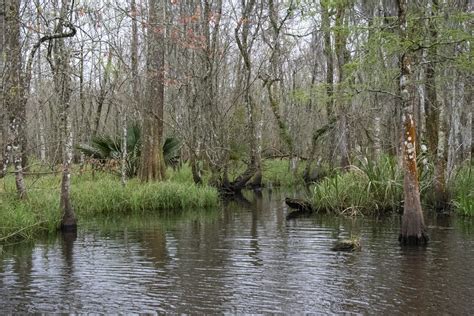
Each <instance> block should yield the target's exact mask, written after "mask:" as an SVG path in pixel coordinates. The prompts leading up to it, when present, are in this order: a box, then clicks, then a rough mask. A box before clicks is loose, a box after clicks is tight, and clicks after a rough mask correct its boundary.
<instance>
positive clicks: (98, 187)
mask: <svg viewBox="0 0 474 316" xmlns="http://www.w3.org/2000/svg"><path fill="white" fill-rule="evenodd" d="M25 180H26V185H27V190H28V198H27V199H26V200H23V201H22V200H18V198H17V196H16V193H15V182H14V177H13V176H7V177H5V178H4V179H3V181H2V182H3V185H2V186H1V188H0V242H3V241H6V240H7V239H9V240H11V239H13V237H15V238H29V237H33V236H34V235H35V234H36V233H38V232H40V231H55V230H56V229H57V228H58V227H59V224H60V220H61V215H62V214H61V211H60V209H59V195H60V176H59V175H48V176H43V177H39V178H36V177H26V178H25ZM71 201H72V205H73V207H74V209H75V212H76V215H77V217H78V219H79V222H80V221H82V220H85V219H90V218H92V217H94V216H99V215H115V214H127V213H138V212H149V213H153V212H155V213H160V212H162V211H168V210H187V209H203V208H213V207H216V206H217V205H218V202H219V196H218V192H217V190H216V189H214V188H211V187H209V186H198V185H195V184H194V183H192V182H190V181H187V180H186V181H183V182H177V181H169V180H168V181H163V182H153V183H141V182H140V181H139V180H137V179H131V180H129V181H127V184H126V186H125V187H123V186H122V185H121V183H120V179H119V178H118V177H116V176H113V175H110V174H106V173H100V172H97V173H96V175H95V176H92V175H91V174H84V175H82V176H78V175H75V176H73V177H72V184H71Z"/></svg>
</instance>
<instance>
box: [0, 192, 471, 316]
mask: <svg viewBox="0 0 474 316" xmlns="http://www.w3.org/2000/svg"><path fill="white" fill-rule="evenodd" d="M284 196H285V195H284V194H283V193H278V192H277V193H276V192H273V193H270V192H264V193H263V196H262V197H257V196H254V195H252V194H249V195H248V196H247V199H248V201H247V202H246V203H244V204H242V203H240V204H237V203H231V204H229V205H226V206H224V207H223V208H222V209H219V210H213V211H201V212H198V211H188V212H184V213H182V214H179V215H173V216H172V215H170V216H167V217H164V218H163V217H153V216H150V215H148V216H146V217H143V218H140V217H137V216H134V217H130V218H126V219H120V220H110V219H109V220H107V219H102V220H97V221H95V222H92V223H84V222H83V223H81V224H82V226H81V229H80V231H79V233H78V234H77V236H61V235H59V236H55V237H51V238H49V239H46V240H39V241H36V242H35V243H34V244H28V243H22V244H20V245H16V246H12V247H6V248H4V249H3V254H0V312H2V314H4V313H12V312H46V313H49V312H80V313H88V312H97V313H117V312H122V313H128V312H163V311H167V312H173V313H175V312H177V313H214V314H215V313H266V312H272V313H273V312H277V313H278V312H281V313H286V314H295V313H303V312H314V313H341V312H352V313H363V314H367V313H370V314H382V313H384V314H426V315H434V314H436V315H438V314H453V315H469V314H471V315H472V314H474V302H473V301H474V222H473V221H472V220H468V219H462V218H444V219H439V218H438V219H436V218H432V219H428V224H429V225H430V228H429V233H430V237H431V243H430V244H429V246H428V247H427V248H422V249H402V248H400V247H399V246H398V243H397V236H398V231H399V222H398V219H397V218H389V219H384V220H374V219H369V218H359V219H357V220H351V219H342V218H334V217H313V218H305V219H297V220H292V221H288V222H287V221H286V220H285V215H286V214H287V212H288V210H287V209H286V207H285V206H284V203H283V197H284ZM351 234H352V235H360V236H361V243H362V247H363V248H362V251H361V252H355V253H337V252H333V251H330V248H331V246H332V245H333V243H334V241H336V240H337V239H338V238H347V237H350V236H351Z"/></svg>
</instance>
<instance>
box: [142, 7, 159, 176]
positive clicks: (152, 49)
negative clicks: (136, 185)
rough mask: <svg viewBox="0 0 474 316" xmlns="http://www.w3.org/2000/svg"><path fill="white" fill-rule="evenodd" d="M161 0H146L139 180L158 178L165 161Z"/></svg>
mask: <svg viewBox="0 0 474 316" xmlns="http://www.w3.org/2000/svg"><path fill="white" fill-rule="evenodd" d="M161 2H162V1H159V0H149V10H148V31H147V36H148V38H147V41H148V49H147V65H146V66H147V69H146V80H147V89H146V99H145V104H144V115H143V119H144V124H143V138H142V139H143V144H142V146H143V149H142V154H141V164H140V170H139V176H140V179H141V180H142V181H156V180H158V181H161V180H163V179H164V178H165V164H164V159H163V150H162V147H161V140H162V137H163V105H164V91H165V86H164V82H163V80H164V69H163V67H164V55H165V49H164V34H165V33H164V28H163V26H162V25H161V26H160V25H159V24H158V22H159V21H160V17H159V16H158V15H159V13H162V10H163V9H164V8H163V7H162V6H163V3H161Z"/></svg>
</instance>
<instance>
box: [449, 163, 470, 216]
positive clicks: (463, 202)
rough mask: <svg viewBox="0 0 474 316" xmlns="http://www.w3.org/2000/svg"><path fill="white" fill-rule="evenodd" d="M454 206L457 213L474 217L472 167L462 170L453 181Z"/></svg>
mask: <svg viewBox="0 0 474 316" xmlns="http://www.w3.org/2000/svg"><path fill="white" fill-rule="evenodd" d="M453 186H454V192H453V200H452V204H453V205H454V207H455V210H456V212H457V213H459V214H461V215H464V216H474V175H473V174H472V165H471V166H465V167H463V168H460V169H459V170H458V172H457V173H456V176H455V178H454V181H453Z"/></svg>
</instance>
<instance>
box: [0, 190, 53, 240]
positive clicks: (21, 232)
mask: <svg viewBox="0 0 474 316" xmlns="http://www.w3.org/2000/svg"><path fill="white" fill-rule="evenodd" d="M55 193H56V194H55ZM60 220H61V214H60V212H59V191H58V192H51V191H48V192H45V191H41V192H31V193H30V194H29V196H28V199H27V200H26V201H20V200H18V199H17V198H16V195H12V194H5V193H2V195H1V199H0V242H4V241H7V240H14V239H26V238H31V237H33V236H35V235H36V234H37V233H39V232H48V231H53V230H56V228H57V227H58V226H59V223H60Z"/></svg>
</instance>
